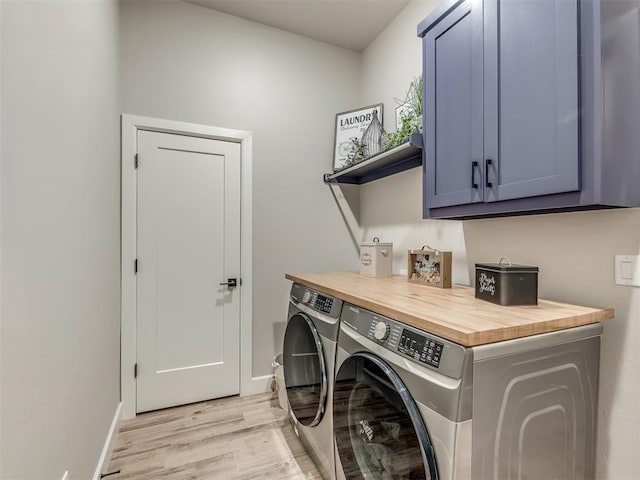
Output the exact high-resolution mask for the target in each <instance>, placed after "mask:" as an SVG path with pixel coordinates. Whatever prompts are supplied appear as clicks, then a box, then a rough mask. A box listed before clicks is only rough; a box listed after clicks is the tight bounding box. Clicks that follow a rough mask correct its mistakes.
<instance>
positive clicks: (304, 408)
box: [282, 313, 328, 427]
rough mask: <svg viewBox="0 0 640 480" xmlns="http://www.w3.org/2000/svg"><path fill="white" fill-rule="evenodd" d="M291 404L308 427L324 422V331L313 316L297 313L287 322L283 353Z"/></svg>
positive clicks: (326, 386)
mask: <svg viewBox="0 0 640 480" xmlns="http://www.w3.org/2000/svg"><path fill="white" fill-rule="evenodd" d="M282 365H283V368H284V383H285V386H286V388H287V398H288V399H289V407H290V408H291V411H292V413H293V415H294V416H295V418H296V420H298V422H299V423H301V424H302V425H304V426H307V427H313V426H314V425H317V424H318V423H320V420H322V415H323V414H324V411H325V406H326V401H327V391H328V384H327V366H326V363H325V358H324V350H323V348H322V340H321V339H320V334H318V331H317V330H316V327H315V326H314V325H313V322H312V321H311V319H310V318H309V317H308V316H306V315H304V314H302V313H297V314H295V315H293V316H292V317H291V318H290V319H289V321H288V322H287V329H286V330H285V333H284V346H283V352H282Z"/></svg>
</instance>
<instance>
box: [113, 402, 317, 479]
mask: <svg viewBox="0 0 640 480" xmlns="http://www.w3.org/2000/svg"><path fill="white" fill-rule="evenodd" d="M115 470H120V473H119V474H115V475H109V476H107V477H105V480H123V479H140V480H152V479H153V480H155V479H160V480H162V479H165V480H166V479H176V480H177V479H180V480H182V479H193V480H208V479H216V480H217V479H221V480H222V479H224V480H227V479H229V480H232V479H233V480H250V479H256V480H257V479H263V478H273V479H283V480H285V479H290V480H293V479H322V476H321V475H320V473H319V472H318V470H317V469H316V468H315V466H314V464H313V462H312V461H311V459H310V458H309V457H308V456H307V454H306V452H305V451H304V448H303V446H302V445H301V444H300V441H299V440H298V438H297V437H296V436H295V435H294V433H293V430H292V428H291V425H290V424H289V421H288V419H287V414H286V412H285V411H284V410H282V409H280V408H279V406H278V398H277V395H275V394H270V393H267V394H260V395H254V396H251V397H242V398H241V397H229V398H223V399H218V400H211V401H207V402H201V403H194V404H191V405H185V406H182V407H176V408H170V409H166V410H158V411H156V412H150V413H144V414H141V415H138V416H137V417H136V418H134V419H132V420H125V421H123V422H122V424H121V427H120V432H119V434H118V438H117V440H116V444H115V447H114V450H113V455H112V457H111V462H110V464H109V467H108V469H106V470H105V471H106V472H107V473H108V472H113V471H115Z"/></svg>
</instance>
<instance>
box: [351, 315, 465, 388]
mask: <svg viewBox="0 0 640 480" xmlns="http://www.w3.org/2000/svg"><path fill="white" fill-rule="evenodd" d="M340 322H341V324H342V327H341V328H342V329H345V330H346V329H351V330H355V331H356V332H358V333H359V334H360V335H362V336H363V337H366V338H367V339H368V340H370V341H372V342H375V343H376V344H377V345H379V346H380V347H383V348H385V349H387V350H390V351H392V352H395V353H397V354H399V355H402V356H403V357H405V358H410V359H411V360H413V361H414V362H416V363H419V364H421V365H424V366H426V367H428V368H430V369H434V370H437V371H439V372H440V373H442V374H443V375H447V376H449V377H454V378H459V376H460V375H461V373H462V372H461V371H462V364H463V361H464V357H465V352H466V350H467V349H466V348H465V347H463V346H462V345H459V344H457V343H453V342H450V341H449V340H445V339H443V338H440V337H438V336H436V335H433V334H431V333H429V332H425V331H423V330H419V329H417V328H414V327H411V326H409V325H405V324H403V323H400V322H398V321H397V320H394V319H391V318H388V317H385V316H383V315H379V314H377V313H375V312H371V311H369V310H366V309H364V308H361V307H357V306H355V305H351V304H349V303H345V305H344V308H343V309H342V315H341V317H340Z"/></svg>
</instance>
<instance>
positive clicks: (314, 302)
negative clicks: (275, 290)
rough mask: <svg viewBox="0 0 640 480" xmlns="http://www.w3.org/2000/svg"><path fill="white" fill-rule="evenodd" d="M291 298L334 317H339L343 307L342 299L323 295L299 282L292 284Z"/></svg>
mask: <svg viewBox="0 0 640 480" xmlns="http://www.w3.org/2000/svg"><path fill="white" fill-rule="evenodd" d="M291 298H292V299H293V300H294V301H296V302H298V303H301V304H303V305H306V306H307V307H309V308H312V309H313V310H315V311H317V312H321V313H324V314H326V315H329V316H330V317H333V318H337V317H338V315H340V310H341V309H342V300H339V299H337V298H334V297H331V296H329V295H323V294H322V293H320V292H317V291H315V290H313V289H311V288H307V287H304V286H302V285H300V284H297V283H294V284H293V285H292V286H291Z"/></svg>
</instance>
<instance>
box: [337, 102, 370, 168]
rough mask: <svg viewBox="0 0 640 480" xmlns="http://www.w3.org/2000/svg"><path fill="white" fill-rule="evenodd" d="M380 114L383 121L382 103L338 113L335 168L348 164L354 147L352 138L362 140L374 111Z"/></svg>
mask: <svg viewBox="0 0 640 480" xmlns="http://www.w3.org/2000/svg"><path fill="white" fill-rule="evenodd" d="M374 111H376V112H377V114H378V120H379V121H380V123H382V103H377V104H375V105H369V106H368V107H362V108H358V109H356V110H349V111H348V112H342V113H338V114H337V115H336V133H335V144H334V154H333V169H334V170H340V169H341V168H343V167H345V166H347V164H348V161H347V156H348V155H349V153H350V152H351V148H352V147H353V142H352V141H351V140H352V139H356V140H358V141H360V140H361V139H362V134H363V133H364V132H365V130H366V129H367V127H368V126H369V124H370V123H371V120H373V112H374Z"/></svg>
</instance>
